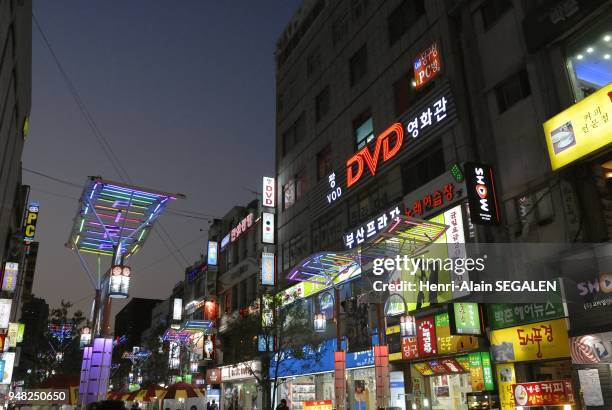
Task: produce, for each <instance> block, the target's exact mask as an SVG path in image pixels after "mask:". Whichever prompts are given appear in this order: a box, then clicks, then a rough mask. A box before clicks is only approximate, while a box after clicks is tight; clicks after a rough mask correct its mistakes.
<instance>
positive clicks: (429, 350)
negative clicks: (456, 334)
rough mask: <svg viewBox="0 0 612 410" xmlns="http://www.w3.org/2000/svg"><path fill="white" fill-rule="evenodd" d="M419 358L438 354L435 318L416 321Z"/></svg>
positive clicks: (430, 317) (429, 317) (427, 317)
mask: <svg viewBox="0 0 612 410" xmlns="http://www.w3.org/2000/svg"><path fill="white" fill-rule="evenodd" d="M416 325H417V342H418V346H419V357H427V356H433V355H435V354H436V353H437V352H438V349H437V342H436V327H435V318H434V317H433V316H426V317H422V318H418V319H417V320H416Z"/></svg>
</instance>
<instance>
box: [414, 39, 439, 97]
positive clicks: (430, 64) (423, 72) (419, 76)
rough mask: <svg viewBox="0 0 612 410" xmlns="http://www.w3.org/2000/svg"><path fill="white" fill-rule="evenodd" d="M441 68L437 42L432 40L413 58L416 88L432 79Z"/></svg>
mask: <svg viewBox="0 0 612 410" xmlns="http://www.w3.org/2000/svg"><path fill="white" fill-rule="evenodd" d="M441 70H442V60H441V59H440V52H439V51H438V44H437V43H436V42H434V43H433V44H432V45H431V46H429V47H428V48H427V49H425V50H424V51H422V52H421V53H420V54H419V55H418V56H417V58H416V59H415V60H414V82H415V87H416V88H417V90H418V89H419V88H421V87H423V85H425V84H426V83H427V82H429V81H430V80H432V79H433V78H434V77H435V76H437V75H438V73H439V72H440V71H441Z"/></svg>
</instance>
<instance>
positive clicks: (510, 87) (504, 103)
mask: <svg viewBox="0 0 612 410" xmlns="http://www.w3.org/2000/svg"><path fill="white" fill-rule="evenodd" d="M530 94H531V88H530V87H529V78H528V75H527V70H525V69H522V70H521V71H519V72H518V73H516V74H513V75H512V76H510V77H509V78H507V79H505V80H504V81H502V82H501V83H500V84H499V85H498V86H497V87H495V95H496V97H497V108H498V109H499V113H500V114H501V113H503V112H505V111H507V110H508V109H509V108H510V107H512V106H513V105H514V104H516V103H517V102H519V101H521V100H522V99H523V98H526V97H528V96H529V95H530Z"/></svg>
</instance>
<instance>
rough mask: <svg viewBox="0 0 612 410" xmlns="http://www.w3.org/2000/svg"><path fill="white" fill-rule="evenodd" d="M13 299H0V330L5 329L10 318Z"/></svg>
mask: <svg viewBox="0 0 612 410" xmlns="http://www.w3.org/2000/svg"><path fill="white" fill-rule="evenodd" d="M12 304H13V299H0V329H7V328H8V325H9V318H10V316H11V306H12Z"/></svg>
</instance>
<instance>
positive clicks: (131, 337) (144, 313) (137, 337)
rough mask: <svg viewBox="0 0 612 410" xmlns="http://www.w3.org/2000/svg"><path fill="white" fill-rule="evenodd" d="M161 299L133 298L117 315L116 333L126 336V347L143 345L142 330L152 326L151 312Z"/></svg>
mask: <svg viewBox="0 0 612 410" xmlns="http://www.w3.org/2000/svg"><path fill="white" fill-rule="evenodd" d="M160 303H162V300H160V299H146V298H132V299H130V301H129V302H128V303H127V304H126V305H125V306H124V307H123V308H122V309H121V310H120V311H119V312H117V314H116V315H115V335H116V336H120V337H121V336H125V337H126V348H129V349H131V348H132V347H133V346H140V345H141V336H142V331H143V330H145V329H147V328H148V327H149V326H151V312H152V311H153V309H154V308H155V306H157V305H159V304H160Z"/></svg>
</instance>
